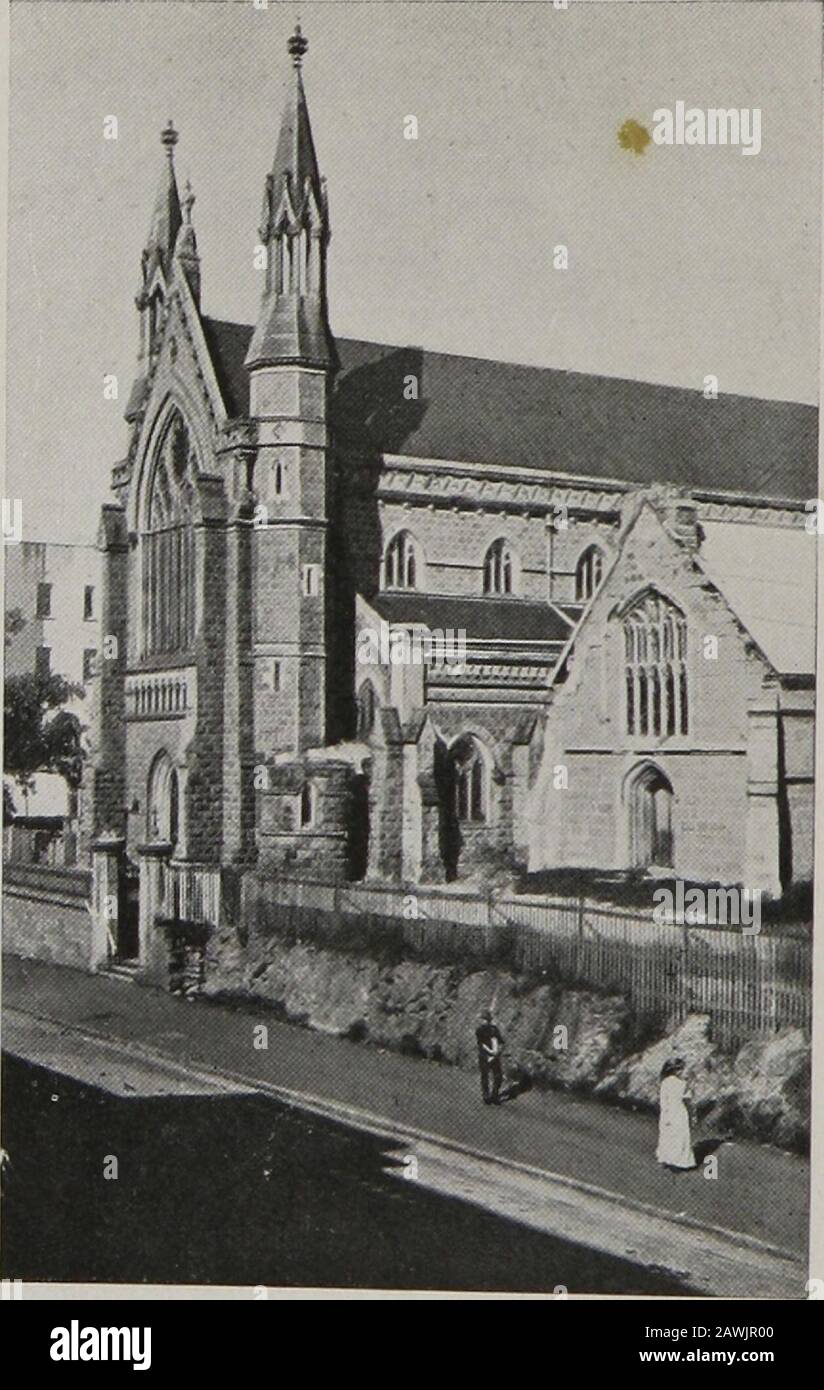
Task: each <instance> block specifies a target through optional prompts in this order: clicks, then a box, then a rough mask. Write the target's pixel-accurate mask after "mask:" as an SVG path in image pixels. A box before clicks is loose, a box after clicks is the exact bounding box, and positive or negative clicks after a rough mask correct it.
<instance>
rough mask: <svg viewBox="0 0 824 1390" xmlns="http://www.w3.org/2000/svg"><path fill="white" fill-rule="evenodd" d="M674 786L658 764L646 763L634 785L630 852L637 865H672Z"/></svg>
mask: <svg viewBox="0 0 824 1390" xmlns="http://www.w3.org/2000/svg"><path fill="white" fill-rule="evenodd" d="M672 802H673V793H672V786H671V784H670V781H669V779H668V778H667V777H665V776H664V774H663V772H661V771H660V770H659V769H658V768H657V767H645V768H643V769H642V770H641V772H640V773H639V774H638V775H637V776H636V777H635V780H634V781H633V782H632V783H631V786H630V797H629V813H630V856H631V859H632V863H633V865H634V866H635V867H636V868H652V867H655V868H672V865H673V837H672Z"/></svg>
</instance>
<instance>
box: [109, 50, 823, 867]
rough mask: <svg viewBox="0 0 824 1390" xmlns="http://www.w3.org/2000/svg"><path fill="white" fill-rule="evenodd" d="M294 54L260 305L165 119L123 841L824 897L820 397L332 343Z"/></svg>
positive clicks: (243, 857) (244, 860) (117, 692)
mask: <svg viewBox="0 0 824 1390" xmlns="http://www.w3.org/2000/svg"><path fill="white" fill-rule="evenodd" d="M288 47H289V61H290V64H291V69H290V79H289V96H288V99H287V103H286V109H285V111H284V113H283V118H282V122H281V126H280V132H279V134H278V136H277V144H276V149H275V155H274V160H273V163H272V169H271V172H270V173H268V174H267V175H266V177H265V181H264V188H263V210H262V215H261V225H260V229H259V237H260V244H261V247H263V248H265V256H266V269H265V288H264V292H263V296H262V300H261V304H260V310H259V314H258V318H257V322H256V323H255V324H254V325H246V324H238V323H227V322H221V321H218V320H215V319H213V318H211V317H209V315H208V314H207V312H206V310H205V307H204V305H203V304H202V303H201V292H200V291H201V286H200V262H199V256H198V248H197V241H196V236H195V229H194V225H193V220H192V205H193V202H194V198H193V196H192V193H191V190H190V189H189V188H188V186H187V188H186V189H185V190H184V192H183V194H182V196H181V193H180V190H179V188H178V184H177V181H176V175H175V168H174V148H175V144H176V141H177V138H178V136H177V132H176V131H175V130H174V128H173V127H172V125H171V123H170V124H169V126H168V127H167V128H166V129H165V130H164V131H163V133H162V137H161V139H162V144H163V154H162V164H163V170H162V177H161V182H160V189H159V193H158V197H157V202H156V204H155V208H154V211H153V214H152V217H151V225H150V230H149V235H148V239H147V241H146V246H145V250H144V252H143V257H142V263H141V266H140V277H139V285H138V292H137V299H136V304H137V310H138V315H139V324H140V347H139V353H138V361H137V373H136V378H135V381H134V385H133V388H132V391H131V397H130V400H129V404H128V408H127V412H126V419H127V422H128V428H129V443H128V452H127V454H126V457H125V458H124V459H123V460H122V462H119V463H118V464H117V465H116V466H115V468H114V471H113V478H112V486H113V498H112V500H111V501H110V502H109V503H107V504H106V505H105V506H104V507H103V512H102V520H101V526H100V535H99V545H100V549H101V552H102V562H103V595H102V604H103V611H102V625H101V627H102V633H103V634H104V641H103V658H102V660H101V663H100V670H99V675H98V676H97V678H96V681H95V687H96V688H95V711H96V713H95V720H94V726H93V727H94V750H93V758H92V765H91V771H90V782H89V788H88V798H87V800H88V806H89V820H88V826H87V829H88V834H89V836H90V838H91V837H94V836H100V835H102V834H105V833H108V834H112V835H120V836H125V838H126V842H127V846H128V850H129V852H130V853H132V854H134V853H136V851H137V848H138V846H145V845H146V844H150V845H157V846H158V847H159V852H160V851H162V852H166V853H168V854H169V855H170V856H173V857H174V859H176V860H180V861H188V862H192V863H198V864H209V865H216V864H224V865H226V864H236V865H249V866H253V865H254V866H256V867H257V871H258V873H262V874H268V873H271V874H272V875H275V874H287V875H294V876H296V877H323V878H329V877H333V878H347V877H351V878H362V877H366V878H370V879H382V880H384V881H406V882H416V881H429V882H432V881H435V882H437V881H444V880H452V879H458V880H467V881H474V880H478V879H484V880H489V879H490V878H495V879H500V878H502V877H503V876H505V875H507V874H511V873H512V872H513V871H515V870H517V869H518V868H526V869H530V870H539V869H552V868H574V867H580V868H593V869H604V870H616V871H620V870H629V869H633V868H636V869H645V868H648V869H651V870H652V871H657V870H666V869H669V870H671V871H674V872H675V873H676V874H678V875H682V876H684V877H689V878H692V879H697V880H702V881H706V882H713V883H723V884H730V885H731V884H743V885H745V886H747V887H750V888H761V889H762V890H765V891H767V892H770V893H772V894H775V895H777V894H780V893H781V892H782V891H783V890H786V889H787V888H788V887H789V886H790V885H793V884H797V883H803V882H805V881H808V880H809V879H810V877H811V871H812V852H813V850H812V846H813V839H812V834H813V825H812V822H813V781H812V778H813V714H814V661H815V626H814V624H815V593H814V577H815V550H816V541H815V536H814V535H812V534H810V533H809V532H808V531H807V529H806V527H805V522H806V521H807V520H808V516H809V513H808V512H807V511H805V502H806V501H807V500H808V499H812V498H814V497H815V496H816V494H817V490H818V489H817V476H816V453H817V412H816V410H815V409H814V408H813V407H811V406H806V405H798V404H792V403H786V402H779V401H763V400H755V399H746V398H742V397H734V396H729V395H723V394H722V395H720V396H719V397H718V399H715V400H709V399H705V397H704V394H703V393H702V391H701V390H700V389H698V390H694V391H691V390H685V389H681V388H673V387H667V386H660V385H650V384H645V383H643V382H638V381H626V380H616V379H610V378H603V377H597V376H588V375H584V374H579V373H575V372H567V371H561V370H556V369H541V368H535V367H526V366H517V365H513V364H511V363H505V362H494V361H489V360H486V359H484V358H482V357H478V358H467V357H459V356H451V355H446V354H440V353H435V352H429V351H427V350H426V349H425V348H420V347H404V346H393V345H390V344H383V343H378V342H361V341H352V340H348V339H345V338H340V337H336V336H335V335H334V333H333V329H332V326H331V325H332V324H333V322H334V313H333V307H334V301H335V295H336V289H335V286H334V284H328V283H327V247H328V243H329V236H330V220H329V203H328V200H327V192H326V187H325V184H324V180H323V179H322V177H321V174H320V165H319V162H318V159H317V156H316V152H315V145H314V140H313V135H312V130H311V126H310V121H309V113H308V107H307V102H306V97H305V93H304V86H303V79H302V70H301V69H302V60H303V55H304V52H305V49H306V43H305V40H304V39H303V37H302V36H301V34H300V30H299V29H298V30H297V31H296V33H295V35H294V36H293V37H292V39H291V40H290V41H289V45H288ZM402 632H403V633H407V634H413V635H416V636H417V637H419V638H424V639H425V638H426V637H427V635H431V634H435V635H438V634H442V635H445V637H446V638H447V639H448V640H446V641H445V642H444V643H443V644H441V645H439V644H438V643H437V642H433V643H432V644H431V647H429V648H427V645H426V641H423V644H422V647H423V656H422V657H421V649H420V648H414V647H413V646H411V645H408V646H407V648H404V647H403V646H402V645H400V644H397V645H396V644H395V642H394V640H392V641H390V640H388V639H394V636H396V635H397V634H398V633H402ZM369 633H372V634H374V636H375V640H374V641H372V642H369V641H365V640H364V634H367V635H368V634H369ZM105 635H107V636H108V637H109V639H112V638H114V639H115V640H114V641H113V642H112V641H111V640H110V641H109V644H108V647H107V645H106V638H105ZM405 650H406V652H407V658H406V659H401V660H398V659H394V658H397V656H398V654H399V653H400V654H401V656H403V653H404V651H405ZM370 653H371V656H370V655H369V654H370ZM416 655H417V659H414V658H415V656H416ZM365 657H367V658H368V659H364V658H365Z"/></svg>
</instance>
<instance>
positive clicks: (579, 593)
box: [575, 545, 604, 603]
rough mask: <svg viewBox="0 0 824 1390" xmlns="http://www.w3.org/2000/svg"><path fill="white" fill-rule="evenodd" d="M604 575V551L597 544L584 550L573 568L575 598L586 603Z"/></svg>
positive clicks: (578, 601)
mask: <svg viewBox="0 0 824 1390" xmlns="http://www.w3.org/2000/svg"><path fill="white" fill-rule="evenodd" d="M603 577H604V552H603V550H602V549H601V547H600V546H598V545H590V546H588V547H587V549H586V550H585V551H584V553H583V555H582V556H581V558H580V559H579V561H578V564H577V566H576V569H575V599H576V602H577V603H588V602H589V600H590V599H591V598H592V595H593V594H594V593H595V590H596V589H597V588H598V587H599V585H600V583H601V580H602V579H603Z"/></svg>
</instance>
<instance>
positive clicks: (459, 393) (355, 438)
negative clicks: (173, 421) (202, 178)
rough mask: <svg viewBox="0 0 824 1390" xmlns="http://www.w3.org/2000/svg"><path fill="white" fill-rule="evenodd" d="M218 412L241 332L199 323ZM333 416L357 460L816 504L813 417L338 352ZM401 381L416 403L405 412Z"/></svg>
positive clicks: (403, 351)
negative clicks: (538, 473)
mask: <svg viewBox="0 0 824 1390" xmlns="http://www.w3.org/2000/svg"><path fill="white" fill-rule="evenodd" d="M203 323H204V330H205V333H206V339H207V342H208V344H209V350H210V352H211V353H212V358H213V361H214V366H215V370H216V373H217V376H218V380H219V382H220V384H221V389H222V390H223V392H224V397H225V400H226V406H227V409H228V410H229V413H230V414H232V415H245V414H247V413H248V408H249V407H248V390H249V387H248V374H247V373H246V371H245V369H244V367H243V359H244V357H245V356H246V351H247V349H248V346H249V341H250V338H251V335H252V329H251V328H250V327H249V326H247V325H245V324H235V323H226V322H221V321H219V320H215V319H208V318H206V319H204V321H203ZM335 341H336V345H337V349H338V353H339V356H340V364H341V366H340V371H339V373H338V377H337V383H336V389H335V396H334V402H333V409H334V417H335V425H336V429H337V430H338V432H339V434H340V436H342V437H343V438H344V439H349V440H351V441H352V443H353V445H355V446H357V447H358V448H359V449H361V448H364V447H366V448H367V449H368V448H369V447H371V448H373V449H374V450H375V451H376V453H397V454H408V455H412V456H415V457H420V458H431V459H447V460H454V461H456V462H471V463H480V464H490V465H491V464H497V465H501V466H504V467H507V466H508V467H519V468H549V469H553V470H556V471H558V472H562V473H567V474H571V475H573V476H583V477H590V478H591V477H597V478H604V479H610V480H615V481H620V482H628V483H638V484H648V483H651V482H661V483H666V482H669V483H673V484H675V485H676V486H681V487H687V488H692V489H694V490H696V491H701V490H706V491H712V492H738V493H745V494H753V495H755V496H764V497H775V498H793V499H798V500H806V499H807V498H810V497H814V496H816V493H817V428H818V411H817V408H816V407H815V406H811V405H800V404H795V403H793V402H790V401H766V400H757V399H755V398H754V397H748V396H728V395H723V394H722V395H721V396H719V398H718V400H717V401H705V400H704V399H703V397H702V395H701V394H700V392H699V391H688V390H685V389H684V388H682V387H675V386H658V385H653V384H651V383H649V382H642V381H626V380H622V379H620V378H616V377H603V376H591V375H586V374H583V373H581V372H566V371H560V370H558V369H556V368H545V367H525V366H518V365H515V364H513V363H509V362H494V361H488V360H486V359H482V358H474V357H459V356H455V355H450V354H447V353H438V352H426V351H424V350H423V349H422V348H417V347H392V346H387V345H385V344H379V343H368V342H362V341H360V340H356V339H349V338H337V339H336V340H335ZM410 375H414V376H416V377H417V379H418V383H419V388H418V389H419V399H418V400H417V401H414V400H411V401H408V400H405V399H404V396H403V386H404V378H405V377H408V376H410Z"/></svg>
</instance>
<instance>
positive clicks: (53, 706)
mask: <svg viewBox="0 0 824 1390" xmlns="http://www.w3.org/2000/svg"><path fill="white" fill-rule="evenodd" d="M82 693H83V690H82V686H79V685H73V684H72V683H71V682H70V681H67V680H65V679H64V678H63V676H58V675H52V674H49V675H37V674H36V673H31V672H26V673H25V674H24V675H16V676H7V677H6V683H5V691H4V708H3V744H4V762H5V768H6V771H7V772H10V773H11V774H12V776H13V777H14V779H15V781H16V782H17V783H18V785H19V786H20V787H29V786H31V784H32V778H33V776H34V774H35V773H36V772H57V773H59V774H60V776H61V777H63V778H64V779H65V781H66V782H67V783H68V785H69V786H70V787H72V788H77V787H78V786H79V785H80V781H81V778H82V775H83V760H84V758H85V751H84V749H83V745H82V741H81V740H82V733H83V725H82V724H81V723H80V720H79V719H78V718H77V715H76V714H72V713H71V712H70V711H69V710H67V709H64V708H63V706H64V705H65V704H66V703H67V701H68V700H71V699H73V698H75V697H77V696H80V695H82ZM3 807H4V812H5V811H7V799H6V797H5V796H4V798H3Z"/></svg>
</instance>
